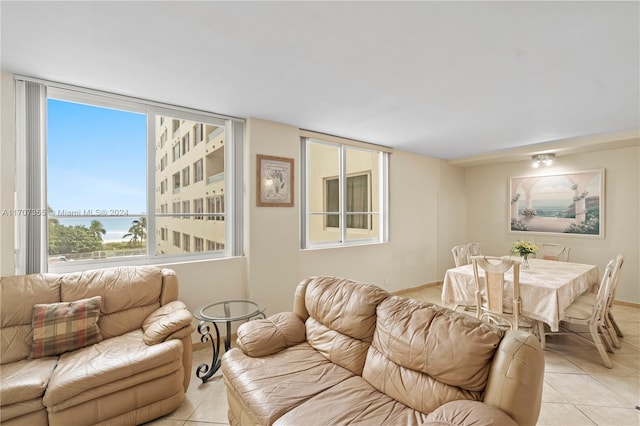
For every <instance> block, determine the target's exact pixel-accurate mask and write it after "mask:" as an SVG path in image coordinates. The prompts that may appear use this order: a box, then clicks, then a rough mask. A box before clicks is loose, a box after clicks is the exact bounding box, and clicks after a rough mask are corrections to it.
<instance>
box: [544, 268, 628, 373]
mask: <svg viewBox="0 0 640 426" xmlns="http://www.w3.org/2000/svg"><path fill="white" fill-rule="evenodd" d="M615 266H616V260H615V259H612V260H611V261H609V263H608V264H607V267H606V268H605V271H604V273H603V274H602V281H601V282H600V287H598V292H597V294H596V296H595V298H594V299H593V302H592V303H587V302H586V301H585V300H582V301H580V300H576V301H574V302H573V303H572V304H571V305H569V306H568V307H567V308H566V309H565V310H564V319H562V321H561V322H560V325H561V326H562V327H563V329H565V330H568V332H569V333H571V334H573V335H574V336H577V337H578V338H580V339H582V340H585V341H587V342H589V343H592V344H593V345H595V347H596V349H597V350H598V353H599V354H600V357H601V358H602V361H603V363H604V365H605V367H607V368H613V364H612V363H611V360H610V359H609V355H607V352H611V353H613V348H612V342H611V340H610V337H609V332H608V331H607V329H606V319H605V317H606V306H607V300H608V297H609V293H610V291H611V285H612V284H613V271H614V269H615ZM567 325H578V326H586V327H588V328H589V333H590V334H591V340H589V339H588V338H587V337H585V336H583V335H582V334H580V333H579V332H577V331H574V330H571V329H570V328H567ZM550 334H566V333H563V332H559V333H550Z"/></svg>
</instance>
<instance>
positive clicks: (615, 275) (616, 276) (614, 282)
mask: <svg viewBox="0 0 640 426" xmlns="http://www.w3.org/2000/svg"><path fill="white" fill-rule="evenodd" d="M623 263H624V256H623V255H621V254H619V255H617V256H616V259H615V264H614V266H613V271H612V272H611V288H610V289H609V296H608V299H607V303H606V305H607V309H610V308H611V305H612V304H613V301H614V299H615V298H616V290H617V289H618V281H619V280H620V270H621V269H622V264H623Z"/></svg>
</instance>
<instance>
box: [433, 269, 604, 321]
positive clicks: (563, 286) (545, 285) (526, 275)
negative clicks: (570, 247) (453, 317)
mask: <svg viewBox="0 0 640 426" xmlns="http://www.w3.org/2000/svg"><path fill="white" fill-rule="evenodd" d="M478 273H479V275H480V276H481V277H482V276H483V272H482V271H481V270H479V271H478ZM519 281H520V298H521V300H522V305H521V306H522V311H521V313H522V315H523V316H525V317H528V318H531V319H534V320H538V321H542V322H544V323H546V324H548V325H549V328H550V329H551V331H552V332H556V331H559V327H560V321H562V319H563V318H564V311H565V309H566V308H567V307H568V306H569V305H571V303H572V302H573V301H574V300H575V299H576V298H577V297H578V296H580V295H581V294H582V293H584V292H586V291H588V290H590V289H591V288H592V287H594V286H595V285H597V284H598V267H597V266H596V265H588V264H583V263H574V262H559V261H556V260H545V259H535V258H534V259H529V268H526V269H525V268H523V267H520V280H519ZM509 282H513V268H512V269H511V270H509V271H508V272H507V273H505V285H506V286H508V283H509ZM475 292H476V283H475V278H474V275H473V265H472V264H468V265H463V266H458V267H456V268H452V269H448V270H447V272H446V273H445V276H444V281H443V284H442V302H443V303H444V304H445V305H446V306H453V305H466V306H471V305H473V306H475V304H476V299H475Z"/></svg>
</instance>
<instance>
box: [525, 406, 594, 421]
mask: <svg viewBox="0 0 640 426" xmlns="http://www.w3.org/2000/svg"><path fill="white" fill-rule="evenodd" d="M537 425H538V426H589V425H595V423H594V422H592V421H591V420H590V419H589V417H587V416H586V415H585V414H583V413H582V412H581V411H580V410H578V408H576V406H575V405H573V404H550V403H544V402H543V403H542V407H541V409H540V417H538V423H537Z"/></svg>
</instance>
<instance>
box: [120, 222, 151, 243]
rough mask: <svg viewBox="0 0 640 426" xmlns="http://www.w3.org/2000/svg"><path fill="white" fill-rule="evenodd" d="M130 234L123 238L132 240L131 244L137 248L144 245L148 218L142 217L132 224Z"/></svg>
mask: <svg viewBox="0 0 640 426" xmlns="http://www.w3.org/2000/svg"><path fill="white" fill-rule="evenodd" d="M131 223H132V225H131V227H130V228H129V232H127V233H126V234H124V236H123V237H122V238H130V240H129V244H130V245H132V246H135V245H137V244H140V243H142V241H144V240H145V239H146V238H147V218H146V217H141V218H140V219H135V220H133V222H131Z"/></svg>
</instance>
